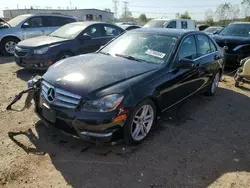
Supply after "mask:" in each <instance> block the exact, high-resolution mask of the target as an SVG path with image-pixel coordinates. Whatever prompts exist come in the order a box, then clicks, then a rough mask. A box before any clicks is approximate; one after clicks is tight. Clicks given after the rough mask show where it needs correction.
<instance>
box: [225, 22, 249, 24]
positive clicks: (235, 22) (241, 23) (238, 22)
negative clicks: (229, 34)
mask: <svg viewBox="0 0 250 188" xmlns="http://www.w3.org/2000/svg"><path fill="white" fill-rule="evenodd" d="M231 24H247V25H249V24H250V22H233V23H231ZM231 24H230V25H231Z"/></svg>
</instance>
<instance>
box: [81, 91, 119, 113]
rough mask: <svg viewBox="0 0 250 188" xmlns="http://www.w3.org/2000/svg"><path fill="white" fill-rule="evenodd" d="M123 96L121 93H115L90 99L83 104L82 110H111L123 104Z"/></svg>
mask: <svg viewBox="0 0 250 188" xmlns="http://www.w3.org/2000/svg"><path fill="white" fill-rule="evenodd" d="M123 97H124V96H123V95H121V94H113V95H108V96H105V97H103V98H101V99H98V100H89V101H86V102H85V103H84V104H83V106H82V109H81V110H82V111H84V112H111V111H113V110H115V109H116V108H117V107H118V106H119V105H120V104H121V102H122V99H123Z"/></svg>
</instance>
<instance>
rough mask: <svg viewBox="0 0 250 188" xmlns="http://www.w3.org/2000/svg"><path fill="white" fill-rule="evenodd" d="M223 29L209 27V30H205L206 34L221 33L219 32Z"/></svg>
mask: <svg viewBox="0 0 250 188" xmlns="http://www.w3.org/2000/svg"><path fill="white" fill-rule="evenodd" d="M221 29H222V28H220V27H209V28H207V29H205V30H204V32H207V33H213V32H215V31H219V30H221Z"/></svg>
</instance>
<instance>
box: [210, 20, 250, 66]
mask: <svg viewBox="0 0 250 188" xmlns="http://www.w3.org/2000/svg"><path fill="white" fill-rule="evenodd" d="M249 36H250V22H236V23H232V24H230V25H228V26H227V27H225V28H224V29H222V30H221V31H220V32H219V33H218V34H217V35H213V36H212V37H213V38H214V39H215V41H216V42H217V43H218V45H219V46H220V47H221V48H223V49H224V50H225V61H226V66H227V67H239V66H240V61H241V60H242V59H244V58H245V57H248V56H250V38H249Z"/></svg>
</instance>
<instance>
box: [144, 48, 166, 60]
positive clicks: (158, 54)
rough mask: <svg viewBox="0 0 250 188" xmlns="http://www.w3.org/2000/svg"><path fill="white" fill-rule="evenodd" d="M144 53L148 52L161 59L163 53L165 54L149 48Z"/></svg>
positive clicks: (163, 55)
mask: <svg viewBox="0 0 250 188" xmlns="http://www.w3.org/2000/svg"><path fill="white" fill-rule="evenodd" d="M145 53H146V54H148V55H152V56H155V57H158V58H161V59H162V58H164V57H165V55H166V54H164V53H161V52H157V51H154V50H150V49H148V50H147V51H146V52H145Z"/></svg>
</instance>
